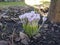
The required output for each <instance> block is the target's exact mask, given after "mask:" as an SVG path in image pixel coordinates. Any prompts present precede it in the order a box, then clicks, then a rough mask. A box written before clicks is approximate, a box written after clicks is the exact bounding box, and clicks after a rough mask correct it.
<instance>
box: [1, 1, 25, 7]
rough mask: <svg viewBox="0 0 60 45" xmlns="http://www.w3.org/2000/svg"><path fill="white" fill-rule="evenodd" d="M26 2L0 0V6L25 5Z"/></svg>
mask: <svg viewBox="0 0 60 45" xmlns="http://www.w3.org/2000/svg"><path fill="white" fill-rule="evenodd" d="M25 5H26V4H25V3H24V2H0V7H3V8H4V7H9V6H25Z"/></svg>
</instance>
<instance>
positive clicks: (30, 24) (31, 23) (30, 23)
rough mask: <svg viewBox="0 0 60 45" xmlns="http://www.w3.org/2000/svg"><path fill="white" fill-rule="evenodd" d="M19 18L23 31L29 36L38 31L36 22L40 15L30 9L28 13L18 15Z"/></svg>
mask: <svg viewBox="0 0 60 45" xmlns="http://www.w3.org/2000/svg"><path fill="white" fill-rule="evenodd" d="M19 18H20V19H21V22H22V23H23V29H24V32H25V33H26V34H27V35H28V36H29V37H32V36H33V35H35V34H37V33H38V31H39V30H38V29H39V28H38V22H39V20H40V15H39V14H37V13H35V12H34V11H31V12H30V13H25V14H23V15H20V16H19Z"/></svg>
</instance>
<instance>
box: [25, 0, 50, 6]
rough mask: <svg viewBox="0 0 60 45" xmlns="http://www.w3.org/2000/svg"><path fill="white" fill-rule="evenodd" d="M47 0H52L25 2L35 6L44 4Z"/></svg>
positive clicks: (27, 0) (26, 0)
mask: <svg viewBox="0 0 60 45" xmlns="http://www.w3.org/2000/svg"><path fill="white" fill-rule="evenodd" d="M45 1H48V2H50V0H25V3H26V4H27V5H30V6H33V5H40V4H43V2H45Z"/></svg>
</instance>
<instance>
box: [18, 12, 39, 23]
mask: <svg viewBox="0 0 60 45" xmlns="http://www.w3.org/2000/svg"><path fill="white" fill-rule="evenodd" d="M19 18H20V19H21V21H23V22H26V19H27V21H28V22H33V21H35V22H38V21H39V20H40V14H37V13H35V12H34V11H31V12H29V13H25V14H23V15H20V16H19Z"/></svg>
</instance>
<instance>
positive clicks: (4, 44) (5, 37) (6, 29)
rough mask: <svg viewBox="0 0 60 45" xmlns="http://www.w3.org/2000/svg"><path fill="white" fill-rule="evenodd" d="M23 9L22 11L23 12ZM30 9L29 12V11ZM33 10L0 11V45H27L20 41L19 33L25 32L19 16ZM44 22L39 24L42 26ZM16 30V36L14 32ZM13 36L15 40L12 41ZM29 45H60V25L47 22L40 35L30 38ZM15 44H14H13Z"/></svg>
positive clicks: (11, 9)
mask: <svg viewBox="0 0 60 45" xmlns="http://www.w3.org/2000/svg"><path fill="white" fill-rule="evenodd" d="M21 9H22V10H21ZM27 9H28V10H27ZM32 10H33V8H31V7H28V8H24V7H23V8H20V7H17V8H16V7H15V8H14V7H12V8H11V7H9V8H8V9H3V10H0V44H1V45H12V44H13V45H26V43H27V42H26V43H25V42H24V41H23V43H22V42H21V41H22V40H20V37H19V35H20V34H19V33H20V32H23V27H22V23H20V20H19V18H18V16H19V15H21V14H24V13H26V12H30V11H32ZM41 22H42V20H41V21H40V22H39V24H41ZM14 30H15V32H14V34H13V31H14ZM12 36H13V40H12ZM29 39H30V42H28V45H60V23H57V24H55V23H53V22H50V21H49V20H47V21H46V22H45V24H44V26H43V27H42V28H41V29H40V30H39V33H38V34H37V35H36V36H34V37H31V38H29ZM12 42H13V43H12Z"/></svg>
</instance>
